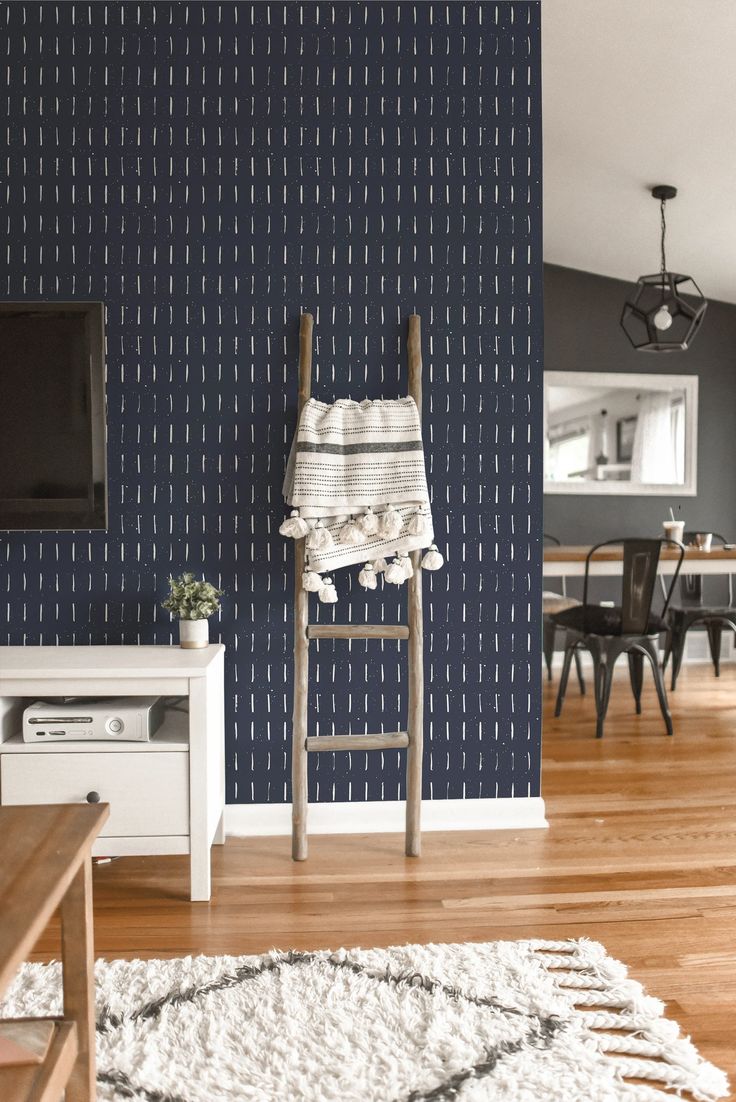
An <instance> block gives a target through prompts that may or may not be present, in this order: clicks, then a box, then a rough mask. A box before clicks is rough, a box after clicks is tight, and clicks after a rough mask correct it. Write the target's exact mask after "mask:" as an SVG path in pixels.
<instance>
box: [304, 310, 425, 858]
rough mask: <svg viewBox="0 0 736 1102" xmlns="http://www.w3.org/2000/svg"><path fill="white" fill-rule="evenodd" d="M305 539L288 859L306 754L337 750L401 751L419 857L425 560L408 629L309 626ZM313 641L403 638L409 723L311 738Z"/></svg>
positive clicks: (414, 384) (415, 366) (307, 332)
mask: <svg viewBox="0 0 736 1102" xmlns="http://www.w3.org/2000/svg"><path fill="white" fill-rule="evenodd" d="M313 326H314V319H313V317H312V315H311V314H302V316H301V323H300V327H299V405H298V416H301V412H302V409H303V407H304V404H305V403H306V402H307V400H308V399H309V398H310V396H311V393H312V330H313ZM407 353H408V360H409V395H410V396H411V397H412V398H413V399H414V401H415V402H416V405H417V409H418V410H419V417H420V419H421V416H422V342H421V321H420V318H419V315H418V314H411V315H410V317H409V329H408V336H407ZM304 544H305V541H304V539H303V538H302V539H299V540H295V556H294V716H293V730H292V755H291V790H292V833H291V838H292V850H291V852H292V857H293V858H294V860H295V861H304V860H306V857H307V850H308V845H307V805H308V797H307V762H308V756H309V754H311V753H319V752H320V751H327V753H333V752H334V751H336V750H387V749H392V748H401V747H405V748H406V854H407V856H408V857H418V856H419V855H420V853H421V846H422V840H421V806H422V752H423V742H424V633H423V618H422V567H421V561H422V554H421V551H412V552H411V560H412V565H413V567H414V575H413V577H411V578H409V580H408V582H407V588H408V601H407V604H408V615H407V623H406V624H364V625H360V624H310V623H309V594H308V593H307V592H306V591H305V590H304V589H303V588H302V574H303V572H304V560H305V546H304ZM311 639H406V640H407V641H408V651H409V653H408V718H407V724H406V731H398V732H396V733H392V734H377V735H324V736H316V737H314V736H312V737H310V736H309V734H308V727H307V708H308V688H309V642H310V640H311Z"/></svg>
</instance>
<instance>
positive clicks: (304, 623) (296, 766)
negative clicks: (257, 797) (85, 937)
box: [291, 314, 314, 861]
mask: <svg viewBox="0 0 736 1102" xmlns="http://www.w3.org/2000/svg"><path fill="white" fill-rule="evenodd" d="M313 327H314V318H313V317H312V315H311V314H302V316H301V320H300V323H299V400H298V404H297V424H298V423H299V418H300V417H301V413H302V410H303V408H304V406H305V404H306V402H307V401H308V400H309V398H310V397H311V394H312V330H313ZM304 562H305V540H304V538H302V539H298V540H296V541H295V546H294V711H293V720H292V745H291V856H292V858H293V859H294V860H295V861H306V859H307V852H308V842H307V801H308V793H307V761H308V758H307V723H308V703H309V698H308V692H309V640H308V638H307V629H308V626H309V594H308V593H307V591H306V590H305V589H304V588H303V586H302V574H303V572H304Z"/></svg>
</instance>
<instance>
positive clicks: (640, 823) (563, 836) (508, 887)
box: [35, 665, 736, 1079]
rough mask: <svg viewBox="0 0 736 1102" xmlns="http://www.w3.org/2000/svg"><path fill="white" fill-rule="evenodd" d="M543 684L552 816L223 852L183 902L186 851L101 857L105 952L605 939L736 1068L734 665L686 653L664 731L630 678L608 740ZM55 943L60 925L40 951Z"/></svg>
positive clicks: (648, 698)
mask: <svg viewBox="0 0 736 1102" xmlns="http://www.w3.org/2000/svg"><path fill="white" fill-rule="evenodd" d="M554 691H555V686H554V684H553V685H545V694H544V715H545V726H544V755H543V759H544V778H543V795H544V796H545V798H546V800H547V811H548V818H549V823H550V829H549V830H548V831H503V832H496V833H493V834H488V833H452V834H445V835H442V834H426V835H425V838H424V856H423V857H422V858H421V859H420V860H416V859H407V858H405V857H404V856H403V854H402V841H403V839H402V838H400V837H398V836H390V835H369V836H359V835H352V836H343V837H321V838H314V837H313V838H312V839H311V849H310V857H309V860H308V861H307V862H306V863H305V864H294V863H293V862H292V861H291V857H290V840H289V839H287V838H265V839H264V838H261V839H254V840H245V839H233V840H231V841H228V843H227V844H226V846H225V847H223V848H218V847H216V848H215V850H214V885H215V888H214V896H213V900H212V903H211V904H204V903H196V904H190V903H189V902H187V901H186V898H185V891H186V870H187V859H186V858H183V857H182V858H178V857H171V858H155V857H152V858H125V859H121V860H119V861H116V862H114V863H113V864H111V865H106V866H100V867H98V868H97V869H96V872H95V934H96V950H97V953H98V955H101V956H106V957H115V956H119V957H135V956H141V957H146V956H172V955H182V954H187V953H256V952H262V951H264V950H266V949H269V948H271V947H273V946H277V947H280V948H287V947H294V948H318V947H326V946H332V947H337V946H339V945H346V946H350V945H358V944H362V945H375V946H379V945H389V944H396V943H401V942H406V941H453V940H458V941H463V940H467V941H473V940H487V939H494V938H506V939H510V938H520V937H549V938H564V937H580V936H585V937H590V938H595V939H596V940H600V941H602V942H603V943H604V944H605V945H606V947H607V948H608V950H609V952H610V953H611V954H612V955H613V956H616V957H619V958H620V959H622V960H624V961H625V962H626V963H627V964H628V965H629V968H630V972H631V974H632V975H633V976H634V977H636V978H637V979H639V980H641V981H642V982H643V983H644V984H645V986H646V987H647V988H648V990H649V991H650V993H652V994H655V995H658V996H659V997H661V998H663V999H664V1000H666V1002H667V1004H668V1013H669V1015H670V1016H671V1017H674V1018H676V1019H677V1020H678V1021H680V1023H681V1024H682V1026H683V1028H684V1029H685V1030H686V1031H687V1032H688V1033H690V1034H691V1035H692V1037H693V1040H694V1041H695V1042H696V1044H697V1045H698V1047H699V1048H700V1050H701V1052H702V1053H703V1054H704V1055H706V1056H708V1057H710V1058H711V1059H712V1060H714V1061H715V1062H716V1063H717V1064H719V1065H720V1066H721V1067H722V1068H724V1069H725V1070H727V1071H728V1072H729V1073H730V1075H731V1077H732V1079H735V1078H736V1027H735V1026H734V1022H735V1021H736V667H731V666H727V667H725V669H724V671H723V675H722V676H721V678H720V680H716V679H715V677H714V676H713V672H712V668H711V667H710V666H705V665H703V666H695V667H689V668H687V667H686V668H685V670H684V671H683V674H682V676H681V679H680V682H679V684H678V689H677V692H676V693H675V694H673V695H672V698H671V706H672V713H673V719H674V724H675V736H674V738H672V739H668V738H667V737H666V735H665V734H664V726H663V724H662V720H661V717H660V715H659V711H658V708H657V704H656V697H655V694H654V690H653V688H652V686H651V683H646V684H645V691H644V695H643V715H642V716H639V717H637V716H636V715H634V712H633V701H632V698H631V695H630V691H629V688H628V680H627V677H625V676H624V675H623V674H622V675H621V676H620V677H618V678H617V680H616V682H615V684H614V689H613V696H612V701H611V707H610V712H609V717H608V721H607V727H606V735H605V738H604V739H603V740H601V741H596V740H595V738H594V737H593V736H594V729H595V724H594V709H593V701H592V697H591V696H590V695H588V696H587V697H585V698H584V699H581V698H580V697H579V696H578V695H577V689H576V688H573V687H572V686H571V689H570V692H569V695H568V698H567V701H566V705H565V711H564V713H563V716H562V718H560V719H559V720H555V719H553V718H552V711H553V706H554ZM57 953H58V930H57V928H56V926H55V924H52V926H51V927H50V928H49V930H48V931H47V932H46V934H45V935H44V937H43V938H42V940H41V942H40V943H39V945H38V951H37V954H36V958H35V959H48V958H49V956H51V955H54V954H57Z"/></svg>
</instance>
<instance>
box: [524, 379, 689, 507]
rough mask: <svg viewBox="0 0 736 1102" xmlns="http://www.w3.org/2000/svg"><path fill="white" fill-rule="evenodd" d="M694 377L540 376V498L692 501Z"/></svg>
mask: <svg viewBox="0 0 736 1102" xmlns="http://www.w3.org/2000/svg"><path fill="white" fill-rule="evenodd" d="M697 445H698V377H697V375H639V374H634V373H631V374H626V373H621V374H619V373H618V372H605V371H545V373H544V492H545V493H546V494H639V495H642V494H659V495H666V494H669V495H672V496H677V497H692V496H694V495H695V494H696V493H697Z"/></svg>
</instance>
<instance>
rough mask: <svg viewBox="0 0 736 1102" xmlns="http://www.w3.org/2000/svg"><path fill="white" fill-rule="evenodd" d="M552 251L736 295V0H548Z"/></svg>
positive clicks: (547, 170)
mask: <svg viewBox="0 0 736 1102" xmlns="http://www.w3.org/2000/svg"><path fill="white" fill-rule="evenodd" d="M542 89H543V91H542V112H543V126H544V258H545V260H546V261H547V262H548V263H552V264H562V265H564V266H565V267H569V268H580V269H582V270H583V271H588V272H597V273H600V274H602V275H608V276H615V277H617V278H620V279H625V280H627V281H629V280H630V281H632V282H633V281H634V280H635V279H636V278H637V277H638V276H640V275H643V274H645V273H650V272H656V271H658V270H659V204H658V203H657V202H656V201H655V200H654V199H652V197H651V195H650V194H649V190H648V189H649V188H651V187H652V186H653V185H654V184H660V183H661V184H674V185H675V187H677V188H678V196H677V198H676V199H674V200H672V201H671V202H669V203H668V204H667V265H668V267H669V268H670V269H672V270H675V271H679V272H686V273H688V274H689V275H692V276H694V277H695V279H696V280H697V281H698V283H699V285H700V288H701V290H702V291H703V294H704V295H705V296H706V298H713V299H722V300H724V301H726V302H736V0H542Z"/></svg>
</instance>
